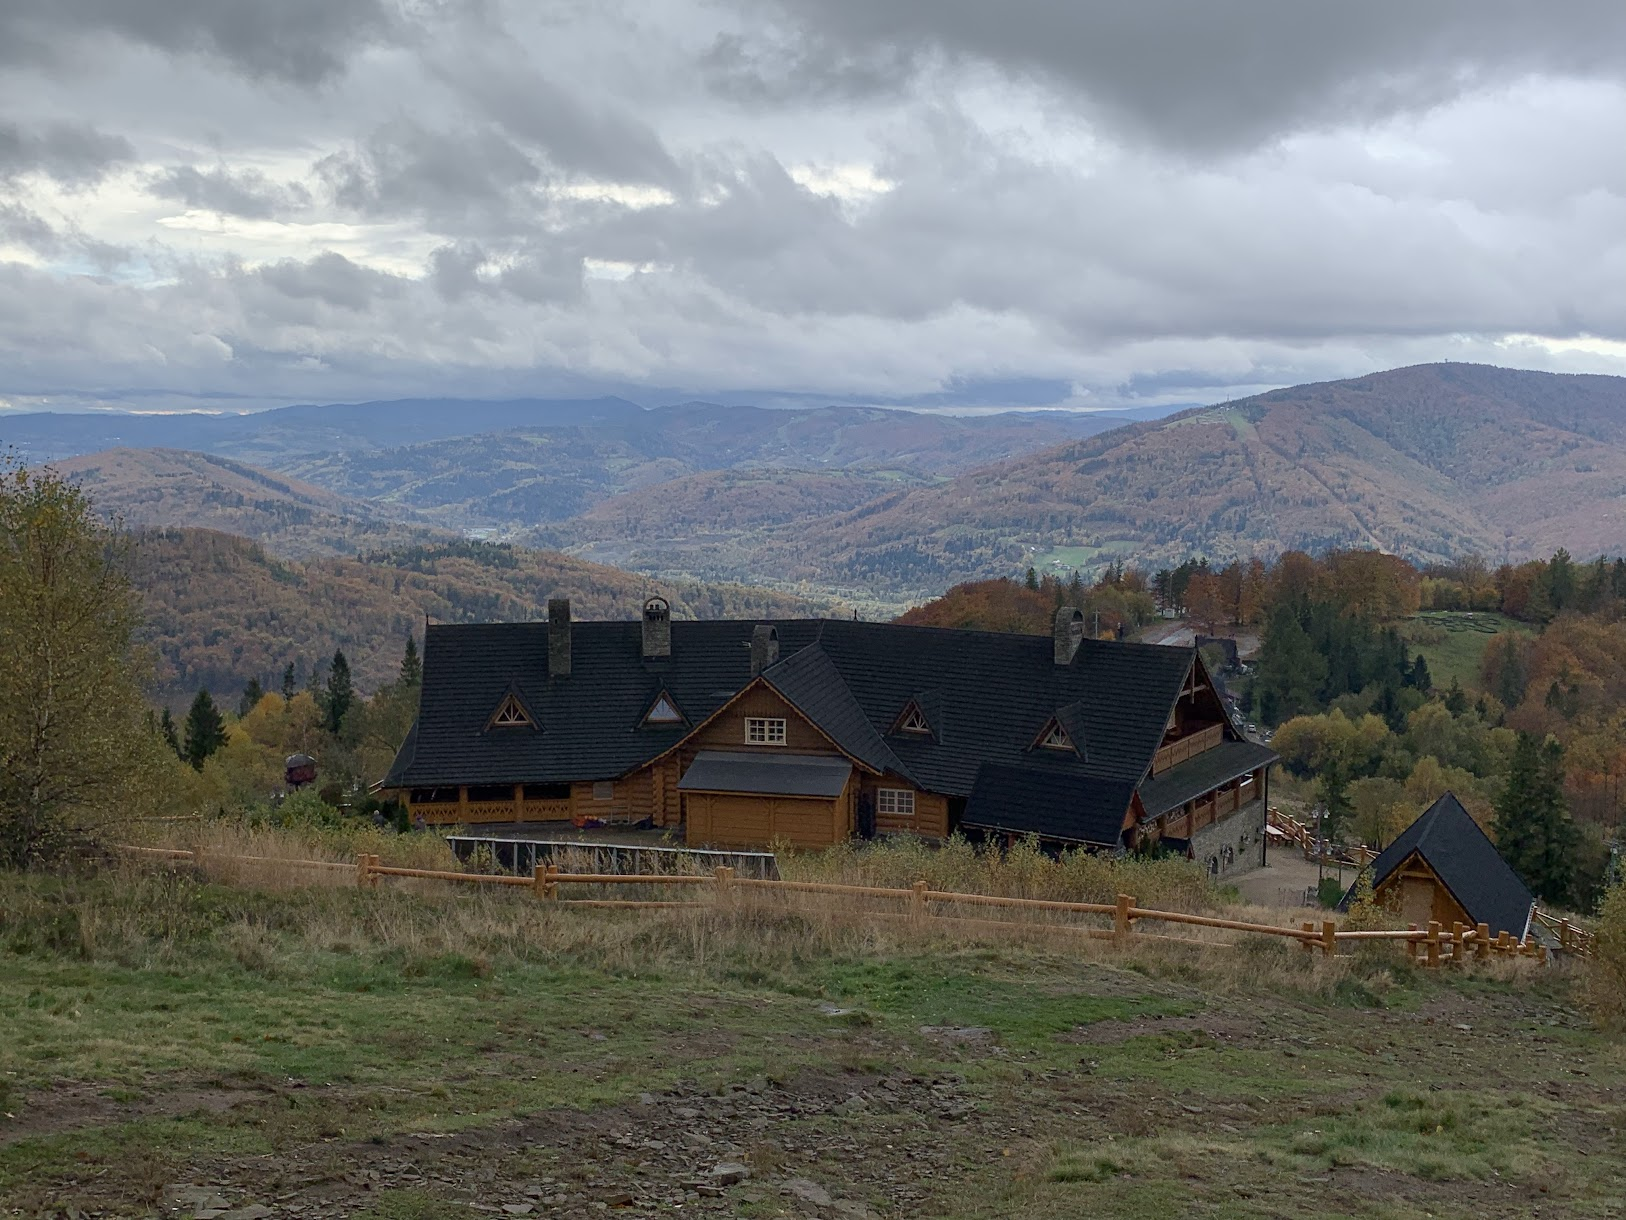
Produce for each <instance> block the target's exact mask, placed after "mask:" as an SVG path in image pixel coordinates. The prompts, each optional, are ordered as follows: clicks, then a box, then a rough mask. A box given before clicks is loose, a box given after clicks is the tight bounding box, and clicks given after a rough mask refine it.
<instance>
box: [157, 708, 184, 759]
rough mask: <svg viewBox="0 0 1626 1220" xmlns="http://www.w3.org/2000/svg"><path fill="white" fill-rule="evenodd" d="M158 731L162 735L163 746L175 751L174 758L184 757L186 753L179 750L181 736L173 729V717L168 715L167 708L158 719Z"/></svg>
mask: <svg viewBox="0 0 1626 1220" xmlns="http://www.w3.org/2000/svg"><path fill="white" fill-rule="evenodd" d="M158 731H159V732H160V733H162V734H163V735H164V744H165V745H167V746H168V747H169V748H170V749H172V750H174V751H175V757H176V758H185V757H186V751H185V750H183V749H181V735H180V733H179V732H178V731H177V730H176V728H175V717H173V716H171V715H170V714H169V709H168V708H167V707H166V708H165V709H164V712H163V715H161V716H159V717H158Z"/></svg>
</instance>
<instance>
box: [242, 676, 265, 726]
mask: <svg viewBox="0 0 1626 1220" xmlns="http://www.w3.org/2000/svg"><path fill="white" fill-rule="evenodd" d="M264 698H265V691H264V690H263V689H262V688H261V686H260V680H259V679H258V678H250V679H249V680H248V681H247V682H245V683H244V684H243V697H242V698H241V699H239V700H238V701H237V717H238V719H242V718H243V717H244V716H246V715H248V714H249V713H250V712H252V711H253V710H254V709H255V708H256V707H258V706H259V705H260V700H261V699H264Z"/></svg>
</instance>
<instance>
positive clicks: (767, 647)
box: [751, 623, 779, 678]
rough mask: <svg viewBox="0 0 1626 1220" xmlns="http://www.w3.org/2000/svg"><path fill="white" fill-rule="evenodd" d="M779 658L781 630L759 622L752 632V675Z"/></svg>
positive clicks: (754, 675)
mask: <svg viewBox="0 0 1626 1220" xmlns="http://www.w3.org/2000/svg"><path fill="white" fill-rule="evenodd" d="M777 660H779V632H777V631H775V630H774V629H773V628H772V627H770V626H769V625H768V624H767V623H758V624H757V625H756V627H755V628H754V629H753V630H752V632H751V676H752V677H753V678H754V677H756V676H757V675H758V674H759V673H761V672H762V671H763V670H765V669H767V668H768V666H770V665H772V664H773V663H774V662H775V661H777Z"/></svg>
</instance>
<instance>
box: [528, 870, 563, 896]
mask: <svg viewBox="0 0 1626 1220" xmlns="http://www.w3.org/2000/svg"><path fill="white" fill-rule="evenodd" d="M558 874H559V866H558V865H557V864H538V865H536V866H535V867H534V868H533V869H532V870H531V897H532V898H535V899H536V900H537V901H538V902H552V901H553V900H554V899H555V898H557V897H559V883H558V882H557V881H555V880H554V877H556V876H558Z"/></svg>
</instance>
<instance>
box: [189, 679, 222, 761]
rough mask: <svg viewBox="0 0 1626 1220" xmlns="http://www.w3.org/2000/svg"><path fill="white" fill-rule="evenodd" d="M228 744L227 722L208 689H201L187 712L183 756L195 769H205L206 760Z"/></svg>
mask: <svg viewBox="0 0 1626 1220" xmlns="http://www.w3.org/2000/svg"><path fill="white" fill-rule="evenodd" d="M225 744H226V722H225V721H224V720H222V719H221V718H220V709H219V708H217V707H216V706H215V701H214V697H213V696H212V695H210V694H209V692H208V691H207V690H200V691H199V692H198V695H197V698H195V699H193V700H192V708H191V710H190V711H188V712H187V713H186V749H185V751H184V752H183V753H182V755H181V757H183V758H184V759H186V761H187V762H189V763H191V764H192V766H193V768H194V769H195V770H198V771H201V770H203V763H204V760H205V759H207V758H208V757H209V755H211V754H213V753H214V752H215V751H216V750H218V749H220V747H221V746H223V745H225Z"/></svg>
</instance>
